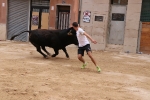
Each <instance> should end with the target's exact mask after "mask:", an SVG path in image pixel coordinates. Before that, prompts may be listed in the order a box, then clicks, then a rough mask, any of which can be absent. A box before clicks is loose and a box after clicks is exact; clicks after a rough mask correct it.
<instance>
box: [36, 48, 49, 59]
mask: <svg viewBox="0 0 150 100" xmlns="http://www.w3.org/2000/svg"><path fill="white" fill-rule="evenodd" d="M36 49H37V51H38V52H39V53H40V54H42V55H43V57H44V58H47V55H45V54H44V53H43V52H42V51H41V48H40V46H37V47H36Z"/></svg>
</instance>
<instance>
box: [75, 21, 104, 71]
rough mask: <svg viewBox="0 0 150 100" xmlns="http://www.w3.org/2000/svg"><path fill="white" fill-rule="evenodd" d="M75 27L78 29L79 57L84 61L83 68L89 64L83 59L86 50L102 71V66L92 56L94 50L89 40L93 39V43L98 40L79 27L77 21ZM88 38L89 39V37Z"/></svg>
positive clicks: (97, 67) (98, 69)
mask: <svg viewBox="0 0 150 100" xmlns="http://www.w3.org/2000/svg"><path fill="white" fill-rule="evenodd" d="M72 26H73V28H74V29H75V30H76V33H77V34H76V35H77V39H78V42H79V48H78V59H79V60H80V61H81V62H82V63H83V65H82V67H81V68H82V69H84V68H85V67H86V66H87V63H86V62H85V60H84V59H83V56H84V51H85V50H86V52H87V54H88V56H89V57H90V58H91V61H92V62H93V63H94V65H95V66H96V69H97V71H98V72H100V71H101V69H100V67H99V66H98V65H97V63H96V61H95V59H94V58H93V56H92V51H91V47H90V42H89V41H88V39H89V40H91V42H92V43H94V44H96V43H97V42H96V41H95V40H93V39H92V38H91V36H90V35H88V34H87V33H86V32H85V31H83V29H82V28H80V27H79V24H78V23H77V22H73V23H72ZM87 38H88V39H87Z"/></svg>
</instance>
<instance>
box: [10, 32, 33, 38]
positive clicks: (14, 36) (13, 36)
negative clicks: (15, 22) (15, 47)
mask: <svg viewBox="0 0 150 100" xmlns="http://www.w3.org/2000/svg"><path fill="white" fill-rule="evenodd" d="M24 32H29V33H30V32H31V31H23V32H21V33H19V34H17V35H14V36H12V37H11V38H10V40H13V39H14V38H15V37H17V36H19V35H21V34H22V33H24Z"/></svg>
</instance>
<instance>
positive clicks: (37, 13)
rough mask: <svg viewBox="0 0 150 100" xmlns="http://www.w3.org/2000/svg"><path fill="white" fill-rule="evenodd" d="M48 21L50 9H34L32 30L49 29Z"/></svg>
mask: <svg viewBox="0 0 150 100" xmlns="http://www.w3.org/2000/svg"><path fill="white" fill-rule="evenodd" d="M48 21H49V8H48V7H32V18H31V30H34V29H48Z"/></svg>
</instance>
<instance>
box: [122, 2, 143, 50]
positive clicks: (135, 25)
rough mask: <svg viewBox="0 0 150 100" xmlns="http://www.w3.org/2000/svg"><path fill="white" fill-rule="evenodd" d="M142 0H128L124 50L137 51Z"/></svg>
mask: <svg viewBox="0 0 150 100" xmlns="http://www.w3.org/2000/svg"><path fill="white" fill-rule="evenodd" d="M141 6H142V0H128V6H127V17H126V27H125V35H124V52H126V51H129V52H132V53H136V50H137V45H138V34H139V27H140V26H139V25H140V15H141Z"/></svg>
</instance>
